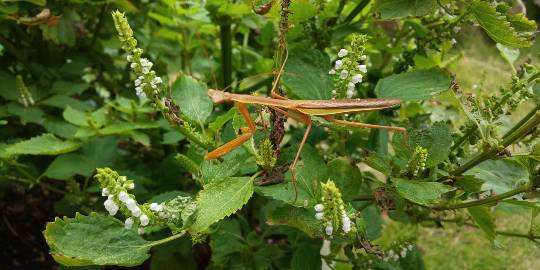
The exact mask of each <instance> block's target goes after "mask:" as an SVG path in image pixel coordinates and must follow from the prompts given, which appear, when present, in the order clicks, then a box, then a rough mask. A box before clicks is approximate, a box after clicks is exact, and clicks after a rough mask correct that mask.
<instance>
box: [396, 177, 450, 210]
mask: <svg viewBox="0 0 540 270" xmlns="http://www.w3.org/2000/svg"><path fill="white" fill-rule="evenodd" d="M392 183H394V187H395V188H396V191H397V192H398V194H399V195H400V196H401V197H403V198H405V199H407V200H409V201H411V202H413V203H416V204H420V205H425V206H429V205H431V204H433V203H435V202H436V201H437V200H438V199H440V197H441V195H443V194H444V193H447V192H450V191H452V190H454V189H455V188H454V187H451V186H448V185H445V184H442V183H438V182H421V181H414V180H407V179H400V178H393V179H392Z"/></svg>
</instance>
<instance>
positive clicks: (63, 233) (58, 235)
mask: <svg viewBox="0 0 540 270" xmlns="http://www.w3.org/2000/svg"><path fill="white" fill-rule="evenodd" d="M43 234H44V236H45V240H46V241H47V244H48V245H49V247H50V249H51V251H50V254H51V255H52V256H53V258H54V260H55V261H56V262H58V263H59V264H62V265H65V266H84V265H119V266H136V265H140V264H142V263H143V262H144V261H145V260H146V259H148V258H149V257H150V254H148V252H149V250H150V246H149V245H148V244H149V242H147V241H146V240H144V239H142V238H141V237H140V236H139V235H138V234H137V231H136V230H127V229H125V228H124V224H123V222H121V221H119V220H117V219H115V218H113V217H110V216H103V215H99V214H97V213H91V214H90V215H89V216H84V215H82V214H79V213H77V214H76V215H75V218H67V217H64V219H60V218H56V219H55V220H54V222H49V223H47V227H46V229H45V231H44V232H43Z"/></svg>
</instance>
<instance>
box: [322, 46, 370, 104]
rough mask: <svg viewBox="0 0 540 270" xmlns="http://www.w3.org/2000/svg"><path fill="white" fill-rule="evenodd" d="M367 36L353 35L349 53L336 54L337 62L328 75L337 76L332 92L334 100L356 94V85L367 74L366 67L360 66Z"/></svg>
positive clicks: (343, 51) (344, 51)
mask: <svg viewBox="0 0 540 270" xmlns="http://www.w3.org/2000/svg"><path fill="white" fill-rule="evenodd" d="M366 42H367V36H365V35H354V36H353V38H352V41H351V49H350V51H348V50H346V49H341V50H339V52H338V54H337V55H338V58H339V59H338V60H336V62H335V63H334V68H333V69H331V70H330V71H329V72H328V73H329V74H331V75H337V76H338V78H336V80H335V84H334V86H335V89H334V90H332V95H333V96H334V98H343V97H347V98H351V97H353V96H354V95H355V94H356V85H357V84H359V83H361V82H362V80H363V78H364V75H365V74H366V72H367V66H366V65H365V64H362V62H364V61H365V60H366V59H367V57H366V55H364V50H365V44H366Z"/></svg>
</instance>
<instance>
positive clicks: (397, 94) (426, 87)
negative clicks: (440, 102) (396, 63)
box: [375, 69, 452, 101]
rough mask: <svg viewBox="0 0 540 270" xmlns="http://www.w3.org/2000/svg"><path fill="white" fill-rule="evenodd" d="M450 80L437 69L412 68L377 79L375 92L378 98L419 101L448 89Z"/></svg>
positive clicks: (444, 73)
mask: <svg viewBox="0 0 540 270" xmlns="http://www.w3.org/2000/svg"><path fill="white" fill-rule="evenodd" d="M451 82H452V80H451V78H450V76H448V74H447V73H446V72H444V71H442V70H439V69H429V70H414V71H411V72H406V73H401V74H395V75H391V76H388V77H386V78H384V79H381V80H379V82H378V83H377V86H375V94H376V95H377V97H379V98H395V99H400V100H402V101H420V100H426V99H429V98H431V97H433V96H435V95H438V94H439V93H441V92H443V91H446V90H448V89H450V83H451Z"/></svg>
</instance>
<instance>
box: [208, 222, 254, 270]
mask: <svg viewBox="0 0 540 270" xmlns="http://www.w3.org/2000/svg"><path fill="white" fill-rule="evenodd" d="M242 240H243V236H242V230H241V229H240V224H239V223H238V220H236V219H226V220H222V221H221V222H219V223H218V228H217V230H216V232H215V233H213V234H212V235H211V236H210V247H211V248H212V262H213V263H215V264H217V265H221V264H223V263H225V262H227V261H229V260H231V259H232V256H231V255H232V254H233V253H236V252H242V251H243V250H244V248H245V244H244V242H243V241H242Z"/></svg>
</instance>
